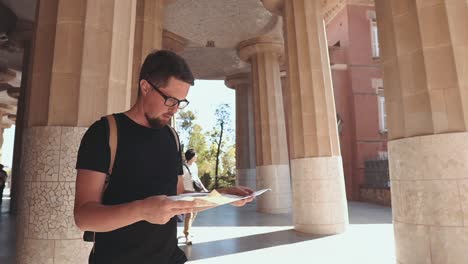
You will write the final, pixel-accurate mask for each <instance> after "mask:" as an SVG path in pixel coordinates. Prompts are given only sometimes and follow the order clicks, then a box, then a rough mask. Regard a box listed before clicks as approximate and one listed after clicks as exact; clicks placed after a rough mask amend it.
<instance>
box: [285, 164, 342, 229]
mask: <svg viewBox="0 0 468 264" xmlns="http://www.w3.org/2000/svg"><path fill="white" fill-rule="evenodd" d="M291 173H292V188H293V203H294V210H293V212H294V225H295V228H296V230H298V231H301V232H307V233H313V234H337V233H341V232H344V231H345V229H346V226H347V224H348V207H347V205H346V193H345V190H344V188H345V187H344V176H343V164H342V161H341V157H317V158H304V159H294V160H291Z"/></svg>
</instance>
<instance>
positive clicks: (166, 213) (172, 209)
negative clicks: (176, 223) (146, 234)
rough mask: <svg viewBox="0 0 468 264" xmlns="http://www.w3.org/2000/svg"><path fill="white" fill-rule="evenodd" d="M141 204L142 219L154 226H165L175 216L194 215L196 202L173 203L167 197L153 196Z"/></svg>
mask: <svg viewBox="0 0 468 264" xmlns="http://www.w3.org/2000/svg"><path fill="white" fill-rule="evenodd" d="M140 202H141V211H140V212H141V216H142V219H143V220H145V221H148V222H150V223H152V224H159V225H163V224H165V223H167V222H169V220H170V219H171V218H172V217H174V216H175V215H180V214H187V213H192V212H193V208H194V205H195V204H194V202H193V201H192V202H189V201H173V200H171V199H169V198H167V196H165V195H158V196H151V197H148V198H146V199H144V200H142V201H140Z"/></svg>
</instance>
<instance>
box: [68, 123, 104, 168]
mask: <svg viewBox="0 0 468 264" xmlns="http://www.w3.org/2000/svg"><path fill="white" fill-rule="evenodd" d="M108 131H109V128H108V124H107V120H105V119H104V118H102V119H101V120H99V121H97V122H95V123H94V124H93V125H91V127H89V129H88V130H87V131H86V133H85V134H84V136H83V138H82V139H81V144H80V148H79V150H78V157H77V161H76V169H77V170H78V169H86V170H92V171H98V172H102V173H107V172H108V170H109V163H110V147H109V135H108V134H109V132H108Z"/></svg>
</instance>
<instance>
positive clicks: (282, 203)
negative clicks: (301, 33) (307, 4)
mask: <svg viewBox="0 0 468 264" xmlns="http://www.w3.org/2000/svg"><path fill="white" fill-rule="evenodd" d="M238 52H239V56H240V58H241V59H242V60H244V61H248V62H250V64H251V65H252V90H253V102H254V124H255V125H254V126H255V148H256V164H257V188H259V189H262V188H271V189H272V190H273V191H272V192H269V193H266V194H264V195H262V196H261V197H260V198H259V199H258V204H257V206H258V211H260V212H265V213H288V212H290V211H291V187H290V186H291V185H290V184H291V183H290V174H289V159H288V148H287V140H286V127H285V120H284V111H283V96H282V94H281V79H280V69H279V58H280V56H281V55H282V54H283V41H282V39H281V38H277V37H259V38H256V39H251V40H246V41H243V42H241V43H239V45H238Z"/></svg>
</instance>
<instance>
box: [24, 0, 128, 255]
mask: <svg viewBox="0 0 468 264" xmlns="http://www.w3.org/2000/svg"><path fill="white" fill-rule="evenodd" d="M135 7H136V1H135V0H133V1H117V0H110V1H109V0H108V1H104V0H98V1H96V0H92V1H73V0H55V1H40V2H39V3H38V15H37V19H36V23H37V24H36V27H37V29H36V33H35V37H34V50H33V51H32V61H31V66H30V67H31V71H30V72H31V75H30V76H28V80H29V82H28V85H27V88H26V89H27V90H28V91H27V92H26V94H27V98H25V100H26V101H25V104H26V107H25V117H26V119H27V123H26V124H27V126H26V127H25V128H24V132H23V138H24V140H23V150H22V162H21V166H20V167H21V171H20V173H21V177H20V179H21V182H20V188H19V199H18V201H19V212H18V217H17V221H18V222H17V259H16V263H20V264H22V263H25V264H27V263H87V257H88V254H89V250H90V248H91V246H92V245H91V244H90V243H85V242H82V239H81V237H82V232H81V231H80V230H78V228H77V227H76V226H75V223H74V219H73V204H74V194H75V178H76V171H75V164H76V154H77V150H78V147H79V143H80V140H81V137H82V135H83V133H84V132H85V130H86V127H88V126H89V125H90V124H91V123H92V122H94V121H95V120H97V119H98V118H99V117H100V116H102V115H105V114H108V113H110V112H115V111H123V110H125V109H126V108H127V107H128V106H129V102H130V87H131V85H130V82H131V62H132V56H133V52H132V51H133V34H134V33H133V28H134V24H135Z"/></svg>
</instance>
